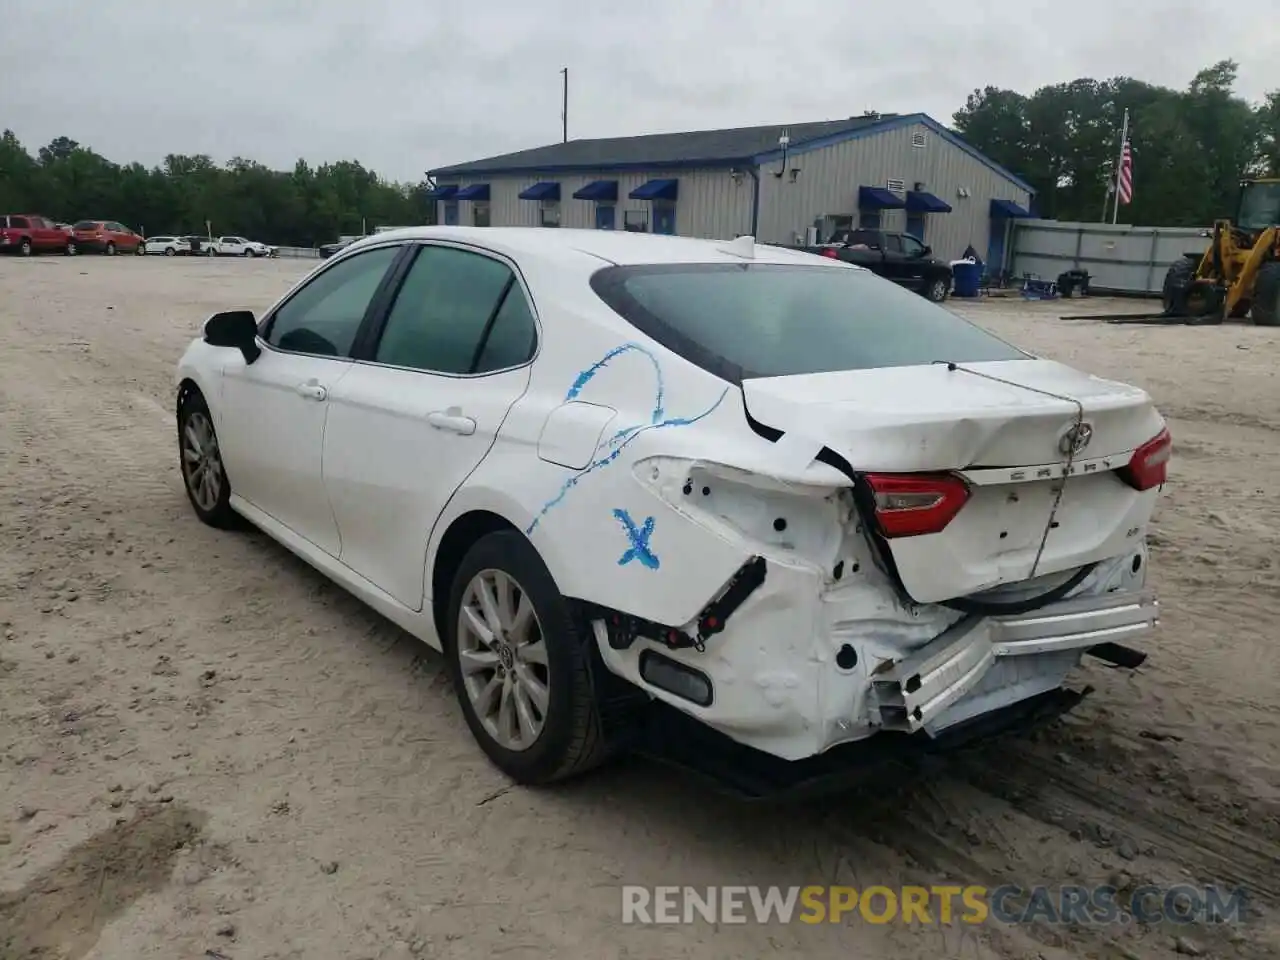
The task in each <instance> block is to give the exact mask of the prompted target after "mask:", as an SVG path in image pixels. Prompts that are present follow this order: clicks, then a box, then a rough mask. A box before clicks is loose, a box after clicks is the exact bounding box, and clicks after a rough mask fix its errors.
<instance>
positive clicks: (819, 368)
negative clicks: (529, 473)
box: [591, 263, 1026, 383]
mask: <svg viewBox="0 0 1280 960" xmlns="http://www.w3.org/2000/svg"><path fill="white" fill-rule="evenodd" d="M591 286H592V289H594V290H595V292H596V293H597V294H598V295H599V296H600V298H601V299H602V300H604V302H605V303H607V304H608V305H609V306H610V307H612V308H613V309H614V310H615V311H616V312H617V313H619V314H620V315H621V316H623V317H624V318H625V319H627V320H628V321H630V322H631V324H632V325H634V326H635V327H637V328H639V329H640V330H641V331H642V332H644V333H645V334H647V335H648V336H650V337H652V338H653V339H654V340H657V341H658V342H659V343H661V344H662V345H663V346H665V347H667V348H668V349H669V350H672V351H674V352H675V353H678V354H679V355H680V356H682V357H684V358H685V359H686V360H689V361H690V362H691V363H695V364H697V365H698V366H700V367H702V368H703V369H705V370H708V371H710V372H711V373H714V374H716V375H717V376H720V377H723V378H724V379H726V380H728V381H730V382H732V383H740V382H741V381H742V380H745V379H751V378H753V377H779V376H788V375H791V374H805V373H826V372H828V371H833V370H867V369H873V368H877V367H905V366H913V365H916V364H926V363H933V362H935V361H946V360H953V361H956V362H957V363H977V362H980V361H984V360H1017V359H1022V358H1025V357H1026V354H1025V353H1023V352H1021V351H1020V350H1017V349H1016V348H1014V347H1012V346H1010V345H1009V344H1007V343H1005V342H1004V341H1003V340H1000V339H998V338H997V337H995V336H993V335H992V334H990V333H987V332H986V331H985V330H983V329H981V328H980V327H977V326H974V325H973V324H972V323H969V322H968V321H967V320H963V319H961V318H960V317H958V316H956V315H955V314H953V313H951V312H950V311H948V310H945V309H943V308H942V307H939V306H936V305H935V304H932V303H930V302H929V301H928V300H925V299H924V298H923V297H922V296H920V295H919V294H917V293H913V292H911V291H909V290H907V289H905V288H903V287H900V286H898V285H897V284H895V283H892V282H890V281H888V280H884V279H882V278H880V277H877V276H876V275H875V274H873V273H870V272H869V271H865V270H857V269H852V268H848V269H845V268H840V267H836V266H826V265H823V266H812V267H810V266H799V265H797V266H792V265H790V264H762V263H758V264H741V265H739V264H661V265H646V266H628V267H608V268H606V269H604V270H600V271H599V272H597V273H595V274H594V275H593V276H592V278H591Z"/></svg>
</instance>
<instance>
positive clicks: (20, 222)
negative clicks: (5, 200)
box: [9, 217, 30, 230]
mask: <svg viewBox="0 0 1280 960" xmlns="http://www.w3.org/2000/svg"><path fill="white" fill-rule="evenodd" d="M9 226H11V227H13V229H15V230H22V229H24V228H26V227H28V226H30V224H29V223H28V222H27V218H26V217H10V218H9Z"/></svg>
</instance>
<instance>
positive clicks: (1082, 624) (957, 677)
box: [872, 590, 1160, 733]
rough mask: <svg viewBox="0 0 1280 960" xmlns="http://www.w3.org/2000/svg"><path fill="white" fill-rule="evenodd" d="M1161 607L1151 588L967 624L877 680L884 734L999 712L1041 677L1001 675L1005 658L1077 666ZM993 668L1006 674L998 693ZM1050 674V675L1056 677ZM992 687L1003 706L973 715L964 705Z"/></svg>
mask: <svg viewBox="0 0 1280 960" xmlns="http://www.w3.org/2000/svg"><path fill="white" fill-rule="evenodd" d="M1159 611H1160V604H1159V601H1158V600H1156V598H1155V595H1154V593H1153V592H1152V591H1150V590H1141V591H1137V592H1116V593H1104V594H1102V595H1100V596H1094V597H1084V598H1081V599H1074V600H1066V601H1062V602H1060V603H1055V604H1051V605H1049V606H1046V607H1041V608H1040V609H1038V610H1035V611H1032V612H1031V613H1026V614H1021V615H1018V616H1008V617H988V618H985V619H977V618H971V619H966V620H962V621H961V622H960V623H957V624H956V625H955V626H953V627H951V628H950V629H948V630H947V631H945V632H944V633H943V634H942V635H941V636H939V637H938V638H937V639H936V640H934V641H932V642H931V643H929V644H927V645H926V646H924V647H923V648H921V649H920V650H917V651H916V652H915V653H914V654H912V655H911V656H910V657H908V658H907V659H905V660H900V661H898V662H897V663H894V664H891V665H888V666H887V668H886V669H883V670H880V671H878V672H877V673H876V674H874V675H873V677H872V688H873V690H874V693H875V697H876V701H877V703H878V704H879V710H880V720H881V724H882V726H883V728H884V729H887V730H899V731H902V732H904V733H914V732H916V731H917V730H922V729H923V730H929V731H930V732H934V731H938V730H941V729H945V728H946V727H948V726H951V725H953V724H955V723H959V722H961V721H963V720H966V719H969V718H970V717H972V716H974V715H976V714H977V713H985V712H987V711H988V710H992V709H998V708H999V707H1001V706H1003V705H1005V704H1006V703H1011V702H1014V701H1016V700H1019V699H1022V698H1024V697H1026V696H1031V695H1035V694H1036V693H1041V692H1043V691H1042V690H1034V689H1032V690H1026V689H1024V686H1025V685H1026V684H1028V683H1030V684H1032V685H1034V684H1035V676H1036V675H1042V674H1043V671H1031V672H1030V674H1028V671H1025V670H1020V669H1018V667H1017V666H1016V665H1014V668H1013V669H1011V670H1008V669H1003V666H1004V665H1003V664H1001V663H1000V661H1002V660H1012V659H1016V658H1023V659H1026V658H1032V659H1035V660H1037V661H1045V662H1053V663H1056V662H1057V661H1058V660H1060V659H1062V657H1061V656H1060V655H1062V654H1066V655H1067V657H1068V658H1069V659H1070V661H1071V662H1072V663H1074V661H1075V659H1076V657H1078V655H1079V654H1080V653H1082V652H1084V653H1087V652H1089V651H1090V650H1092V649H1095V648H1098V647H1101V646H1102V645H1104V644H1118V643H1121V642H1123V641H1126V640H1129V639H1131V638H1133V637H1135V636H1137V635H1140V634H1143V633H1146V632H1148V631H1150V630H1152V629H1154V628H1155V626H1156V625H1157V624H1158V623H1159V622H1160V615H1159ZM993 670H997V671H998V672H999V673H1001V674H1004V675H1006V676H1005V677H1004V679H1005V680H1007V681H1010V682H1005V683H1001V684H1000V685H999V686H998V687H996V686H995V685H993V684H991V683H990V678H991V675H992V672H993ZM1051 675H1052V672H1051V673H1050V674H1048V675H1047V676H1051ZM985 688H995V689H993V691H992V692H993V693H994V692H998V693H1000V694H1002V696H1000V697H999V699H1001V700H1003V701H1004V703H985V702H981V701H983V700H989V699H990V697H979V698H978V700H979V702H976V703H973V704H972V705H971V707H970V709H963V708H964V703H963V701H965V700H966V698H973V697H974V695H976V694H982V693H984V692H985Z"/></svg>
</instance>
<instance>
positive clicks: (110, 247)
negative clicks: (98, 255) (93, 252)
mask: <svg viewBox="0 0 1280 960" xmlns="http://www.w3.org/2000/svg"><path fill="white" fill-rule="evenodd" d="M106 254H107V256H108V257H114V256H115V255H116V245H115V244H114V243H112V242H111V241H110V240H108V241H107V249H106Z"/></svg>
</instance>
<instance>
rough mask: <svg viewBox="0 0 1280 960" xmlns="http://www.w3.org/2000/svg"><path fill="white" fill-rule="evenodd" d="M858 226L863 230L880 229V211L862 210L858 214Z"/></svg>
mask: <svg viewBox="0 0 1280 960" xmlns="http://www.w3.org/2000/svg"><path fill="white" fill-rule="evenodd" d="M858 226H860V227H862V228H863V229H864V230H879V229H880V211H879V210H863V211H862V212H861V213H860V214H858Z"/></svg>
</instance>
